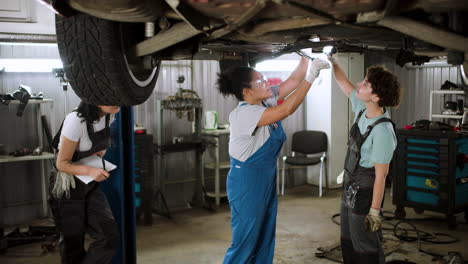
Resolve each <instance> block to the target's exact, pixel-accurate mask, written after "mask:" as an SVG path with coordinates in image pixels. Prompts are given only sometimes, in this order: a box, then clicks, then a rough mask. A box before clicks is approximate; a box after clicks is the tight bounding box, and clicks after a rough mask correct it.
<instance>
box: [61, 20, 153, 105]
mask: <svg viewBox="0 0 468 264" xmlns="http://www.w3.org/2000/svg"><path fill="white" fill-rule="evenodd" d="M56 32H57V43H58V48H59V53H60V57H61V59H62V63H63V67H64V71H65V74H66V76H67V78H68V80H69V81H70V84H71V86H72V88H73V90H74V91H75V92H76V94H77V95H78V96H79V97H80V98H81V99H82V100H83V101H85V102H87V103H90V104H95V105H137V104H141V103H143V102H144V101H145V100H146V99H148V97H149V96H150V95H151V93H152V91H153V89H154V87H155V85H156V80H157V78H158V74H159V68H160V67H159V66H160V61H154V60H152V59H150V62H149V63H146V65H149V66H146V67H145V66H144V63H143V58H139V57H132V56H131V55H127V54H130V53H128V50H129V49H130V47H133V46H134V45H135V44H136V43H138V42H139V41H142V40H144V24H142V23H121V22H114V21H109V20H104V19H100V18H96V17H92V16H89V15H86V14H81V13H80V14H77V15H75V16H73V17H70V18H66V17H61V16H58V15H57V16H56Z"/></svg>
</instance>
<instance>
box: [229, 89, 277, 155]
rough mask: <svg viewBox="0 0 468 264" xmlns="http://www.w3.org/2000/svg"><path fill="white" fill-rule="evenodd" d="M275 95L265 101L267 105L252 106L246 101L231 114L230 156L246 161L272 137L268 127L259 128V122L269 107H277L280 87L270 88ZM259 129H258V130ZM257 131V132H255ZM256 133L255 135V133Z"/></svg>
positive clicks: (240, 103)
mask: <svg viewBox="0 0 468 264" xmlns="http://www.w3.org/2000/svg"><path fill="white" fill-rule="evenodd" d="M270 89H271V91H272V92H273V95H272V96H271V97H270V98H268V99H267V100H265V101H263V103H264V104H265V105H266V107H265V106H263V105H251V104H248V103H246V102H245V101H242V102H239V104H238V105H237V107H236V108H235V109H234V110H233V111H232V112H231V114H229V123H230V127H231V129H230V131H231V133H230V136H229V155H230V156H231V157H233V158H235V159H237V160H239V161H242V162H244V161H246V160H247V159H248V158H250V157H251V156H252V155H253V154H255V152H256V151H257V150H258V149H260V148H261V147H262V146H263V144H265V142H266V141H267V140H268V138H269V137H270V129H269V127H268V126H261V127H258V128H257V124H258V121H260V118H261V117H262V115H263V112H265V110H266V109H267V107H272V106H276V102H277V101H278V95H279V86H278V85H276V86H272V87H270ZM256 128H257V129H256ZM255 129H256V130H255ZM254 131H255V134H253V132H254Z"/></svg>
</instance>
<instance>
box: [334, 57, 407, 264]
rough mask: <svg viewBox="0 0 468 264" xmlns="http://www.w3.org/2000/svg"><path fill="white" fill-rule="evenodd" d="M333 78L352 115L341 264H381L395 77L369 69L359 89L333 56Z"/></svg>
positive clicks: (342, 212)
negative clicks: (349, 106) (390, 112)
mask: <svg viewBox="0 0 468 264" xmlns="http://www.w3.org/2000/svg"><path fill="white" fill-rule="evenodd" d="M329 59H330V61H331V62H332V65H333V73H334V75H335V78H336V81H337V83H338V85H339V86H340V88H341V90H342V91H343V92H344V93H345V95H347V96H348V97H349V99H350V101H351V104H352V107H353V112H354V113H355V115H356V118H355V121H354V125H353V126H352V128H351V130H350V131H349V139H348V152H347V154H346V160H345V168H344V171H345V172H344V182H343V197H342V201H341V209H340V217H341V249H342V253H343V261H344V263H345V264H349V263H359V264H368V263H369V264H371V263H372V264H383V263H385V256H384V252H383V249H382V232H381V229H380V227H381V224H382V212H381V208H382V206H383V196H384V191H385V178H386V176H387V174H388V170H389V164H390V161H391V160H392V157H393V152H394V150H395V148H396V143H397V141H396V135H395V129H394V125H393V123H392V121H391V120H390V114H389V112H388V110H387V109H386V108H387V107H392V106H396V105H398V103H399V99H400V84H399V82H398V79H397V77H396V76H395V75H393V74H392V73H390V72H389V71H387V70H385V69H384V68H382V67H371V68H369V69H368V71H367V75H366V77H365V78H364V80H362V81H361V82H359V83H358V84H357V87H354V85H353V84H352V83H351V82H350V81H349V80H348V79H347V78H346V75H345V74H344V72H343V71H342V69H341V68H340V66H339V65H338V63H337V62H336V60H335V59H334V58H332V57H329Z"/></svg>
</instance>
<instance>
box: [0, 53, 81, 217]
mask: <svg viewBox="0 0 468 264" xmlns="http://www.w3.org/2000/svg"><path fill="white" fill-rule="evenodd" d="M0 58H1V59H12V58H16V59H22V58H23V59H33V58H36V59H57V58H59V55H58V50H57V46H55V45H3V44H2V45H0ZM19 84H24V85H28V86H30V87H31V91H32V93H37V92H43V93H44V95H45V98H50V99H53V100H54V103H53V105H49V104H42V105H41V106H40V107H41V109H42V113H43V114H44V115H45V116H46V117H47V120H48V122H49V125H50V127H51V130H52V133H53V134H55V133H56V131H57V130H58V127H59V126H60V124H61V122H62V120H63V118H64V117H65V114H66V113H68V112H69V111H71V110H72V109H73V108H74V107H76V106H77V105H78V103H79V101H80V100H79V98H78V97H77V96H76V95H75V93H74V92H73V90H71V89H68V91H66V92H65V91H63V89H62V87H61V86H60V82H59V80H58V79H57V78H55V77H54V75H53V74H52V73H23V72H19V73H16V72H13V73H10V72H1V73H0V93H9V92H12V91H14V90H16V89H18V86H19ZM32 106H33V105H28V106H27V107H26V110H25V112H24V114H23V116H22V117H16V115H15V114H16V106H14V105H10V106H5V105H1V104H0V121H1V127H2V129H0V144H3V145H5V147H6V151H7V152H11V151H14V150H16V149H18V148H20V147H28V148H35V147H37V145H38V136H37V129H36V123H37V122H38V120H36V110H35V107H32ZM35 106H37V105H35ZM47 164H49V166H48V167H49V168H50V163H47ZM49 168H48V169H47V171H49ZM39 170H40V166H39V162H32V161H28V162H14V163H0V224H5V225H11V224H18V223H23V222H27V221H29V220H32V219H36V218H38V217H41V216H43V215H42V212H41V208H42V206H41V204H40V200H41V198H42V197H41V179H40V173H39ZM47 176H48V173H47ZM24 201H34V203H31V204H25V205H20V206H15V207H11V206H10V207H5V204H6V203H15V202H24Z"/></svg>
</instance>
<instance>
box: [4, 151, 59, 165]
mask: <svg viewBox="0 0 468 264" xmlns="http://www.w3.org/2000/svg"><path fill="white" fill-rule="evenodd" d="M53 158H54V154H52V153H49V152H42V154H41V155H25V156H19V157H16V156H12V155H0V163H5V162H17V161H30V160H47V159H53Z"/></svg>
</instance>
